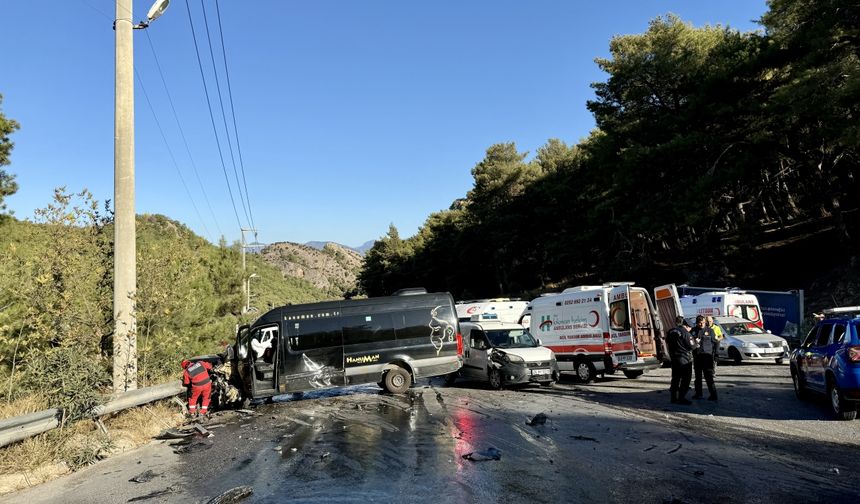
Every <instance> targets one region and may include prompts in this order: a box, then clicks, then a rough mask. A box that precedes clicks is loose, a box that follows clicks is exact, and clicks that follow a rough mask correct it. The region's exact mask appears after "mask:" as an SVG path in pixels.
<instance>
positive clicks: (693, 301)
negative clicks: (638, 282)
mask: <svg viewBox="0 0 860 504" xmlns="http://www.w3.org/2000/svg"><path fill="white" fill-rule="evenodd" d="M665 287H668V286H664V287H663V288H665ZM657 289H661V287H658V288H657ZM680 302H681V311H682V312H683V315H684V317H688V318H689V317H695V316H697V315H704V316H706V317H707V316H708V315H710V316H712V317H738V318H742V319H746V320H749V321H750V322H752V323H754V324H755V325H757V326H758V327H759V328H760V329H764V322H763V321H762V313H761V306H760V305H759V303H758V298H756V297H755V295H753V294H749V293H747V292H745V291H742V290H734V289H729V290H723V291H712V292H705V293H702V294H699V295H697V296H683V297H681V298H680Z"/></svg>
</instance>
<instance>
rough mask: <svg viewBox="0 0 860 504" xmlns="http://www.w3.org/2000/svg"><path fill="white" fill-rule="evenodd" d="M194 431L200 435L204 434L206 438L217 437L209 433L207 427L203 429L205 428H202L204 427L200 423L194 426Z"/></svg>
mask: <svg viewBox="0 0 860 504" xmlns="http://www.w3.org/2000/svg"><path fill="white" fill-rule="evenodd" d="M194 430H196V431H197V432H199V433H200V434H203V435H204V436H206V437H214V436H215V434H212V433H211V432H209V431H208V430H206V427H203V426H202V425H200V424H199V423H195V424H194Z"/></svg>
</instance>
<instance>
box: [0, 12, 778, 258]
mask: <svg viewBox="0 0 860 504" xmlns="http://www.w3.org/2000/svg"><path fill="white" fill-rule="evenodd" d="M188 1H189V2H190V7H191V10H192V15H193V21H194V27H195V30H197V33H198V43H199V44H201V45H200V51H201V57H202V58H203V65H204V71H205V73H206V75H207V78H208V79H209V80H208V86H209V93H210V96H211V97H212V99H213V100H214V101H213V107H214V108H213V112H214V113H215V117H216V124H217V126H218V127H219V128H218V129H219V135H220V137H221V142H222V150H223V153H224V159H225V165H224V167H222V164H221V161H220V157H219V154H218V149H217V146H216V143H215V139H214V133H213V130H212V125H211V122H210V118H209V112H208V108H207V106H206V100H205V95H204V90H203V84H202V81H201V77H200V69H199V67H198V63H197V57H196V56H195V48H194V42H193V39H192V37H191V30H190V27H189V19H188V13H187V10H186V0H173V1H172V2H171V5H170V7H169V9H168V10H167V12H166V13H165V14H164V16H162V17H161V18H160V19H158V20H157V21H155V22H154V23H153V24H152V26H151V27H150V28H149V29H148V30H147V31H146V32H144V31H142V30H137V31H135V34H134V44H135V67H136V69H137V71H138V73H139V76H140V81H142V82H143V86H144V88H143V89H145V91H146V95H148V96H149V99H150V101H151V103H152V108H150V106H149V105H148V104H147V101H146V97H145V95H144V91H143V89H142V88H141V86H140V83H139V82H137V81H136V82H137V83H136V86H137V87H136V89H135V99H136V107H135V114H136V126H135V127H136V131H135V140H136V184H137V185H136V210H137V213H138V214H140V213H160V214H165V215H167V216H169V217H171V218H173V219H176V220H179V221H181V222H183V223H185V224H187V225H188V226H190V227H191V228H192V229H193V230H195V231H196V232H197V233H198V234H200V235H202V236H204V237H206V238H208V239H210V240H212V241H215V242H217V240H218V237H219V236H220V235H224V236H225V237H226V238H227V240H228V241H231V242H232V241H234V240H238V239H239V228H240V226H242V227H247V226H248V225H249V224H248V219H247V218H246V215H245V212H244V210H243V207H242V202H241V201H240V196H239V192H238V190H237V187H236V178H235V175H234V171H233V164H232V162H231V156H230V151H229V149H228V147H227V145H228V144H227V141H226V138H225V134H224V129H223V122H222V121H223V120H222V119H221V116H220V105H219V104H218V102H217V94H216V90H215V81H214V80H213V79H212V78H211V77H212V65H211V61H210V59H209V58H210V57H209V46H208V44H207V43H206V40H205V38H203V37H205V32H203V28H204V27H203V17H202V11H201V4H200V1H199V0H188ZM205 1H206V6H207V16H208V21H209V27H210V30H211V31H212V37H213V44H214V45H213V48H214V51H215V58H216V62H217V63H218V68H219V72H221V73H220V74H219V76H220V78H221V79H222V80H221V86H222V92H223V93H224V96H225V100H228V98H227V94H226V81H225V80H223V79H224V73H223V66H222V56H221V47H220V44H219V39H218V32H217V18H216V13H215V2H214V0H205ZM114 5H115V2H114V1H112V0H62V1H61V0H32V1H26V2H7V3H5V5H4V6H3V8H2V13H3V14H2V16H0V33H3V35H4V39H5V40H6V41H7V44H6V48H5V50H4V57H3V65H2V68H0V93H2V94H3V104H2V107H3V112H4V113H5V114H6V116H7V117H11V118H13V119H15V120H17V121H18V122H19V123H20V124H21V129H20V130H19V131H18V132H16V133H15V134H14V135H13V136H12V140H13V141H14V142H15V149H14V151H13V152H12V165H11V166H9V167H7V170H8V171H10V172H11V173H14V174H16V175H17V182H18V184H19V185H20V190H19V191H18V193H17V194H15V195H14V196H12V197H10V198H7V200H6V202H7V204H8V206H9V208H10V209H11V210H13V211H14V212H15V216H16V217H18V218H21V219H25V218H32V216H33V210H34V209H36V208H40V207H44V206H45V205H46V204H47V203H48V202H49V201H50V198H51V195H52V192H53V189H54V188H55V187H59V186H66V187H67V188H68V189H69V190H73V191H79V190H81V189H83V188H88V189H89V190H90V191H92V192H93V193H94V194H95V196H96V198H98V199H99V200H105V199H112V198H113V96H114V89H113V86H114V81H113V79H114V33H113V31H112V30H111V24H112V22H113V18H114V15H113V12H114ZM150 5H151V3H150V1H149V0H137V1H135V3H134V11H135V12H134V19H135V20H140V19H142V18H143V17H144V16H145V14H146V11H147V10H148V9H149V7H150ZM219 7H220V13H221V21H222V28H223V37H224V41H225V47H226V52H227V62H228V69H229V77H230V85H231V88H232V94H233V106H234V109H235V113H236V120H237V124H238V137H239V141H240V142H239V147H240V148H241V153H242V161H243V163H241V164H240V163H239V159H238V148H237V147H236V144H235V135H234V134H233V131H232V122H230V123H228V124H229V127H230V136H231V139H233V140H234V143H233V146H234V147H233V150H234V153H233V158H235V159H236V166H237V171H239V172H240V184H241V185H242V186H243V187H242V190H243V191H244V185H245V183H247V189H248V193H249V201H250V212H251V214H252V215H253V220H254V223H255V225H256V227H257V228H258V229H259V239H260V241H262V242H267V243H268V242H275V241H295V242H305V241H309V240H332V241H337V242H340V243H343V244H346V245H352V246H356V245H360V244H361V243H363V242H365V241H367V240H372V239H376V238H378V237H380V236H382V235H383V234H384V233H385V232H386V231H387V229H388V225H389V223H394V224H395V225H396V226H397V228H398V229H399V230H400V233H401V236H404V237H405V236H410V235H412V234H414V233H415V232H416V231H417V229H418V227H419V226H420V225H421V224H422V223H423V222H424V220H425V219H426V217H427V216H428V215H429V214H430V213H432V212H435V211H438V210H442V209H445V208H447V207H448V206H449V205H450V203H451V202H452V201H453V200H454V199H456V198H459V197H462V196H464V195H465V193H466V192H467V191H468V190H469V189H470V188H471V186H472V178H471V174H470V170H471V169H472V167H473V166H474V165H475V164H476V163H478V162H479V161H480V160H481V159H482V158H483V156H484V153H485V151H486V149H487V147H489V146H490V145H492V144H494V143H500V142H515V143H516V144H517V147H518V148H519V150H520V151H530V152H532V153H533V152H534V151H535V150H536V149H537V148H538V147H540V146H541V145H543V144H545V143H546V141H547V140H548V139H550V138H560V139H562V140H564V141H565V142H567V143H568V144H575V143H577V142H578V141H579V139H581V138H583V137H585V136H586V135H587V134H588V132H589V131H590V130H591V128H592V127H593V126H594V121H593V118H592V117H591V115H590V114H589V113H588V111H587V110H586V108H585V102H586V100H588V99H590V98H592V96H593V93H592V91H591V88H590V87H589V84H590V83H591V82H595V81H601V80H604V79H605V77H606V76H605V74H602V73H601V72H600V71H599V70H598V68H597V66H596V65H595V64H594V58H596V57H602V56H607V54H608V45H609V40H610V38H611V37H612V36H614V35H620V34H630V33H641V32H643V31H645V30H646V28H647V25H648V21H649V20H650V19H652V18H654V17H656V16H658V15H665V14H667V13H670V12H671V13H675V14H677V15H679V16H680V17H681V18H682V19H684V20H685V21H688V22H691V23H693V24H694V25H696V26H701V25H704V24H721V25H728V26H730V27H733V28H737V29H740V30H755V29H758V25H757V24H756V23H755V20H756V19H758V18H759V17H760V16H761V15H762V14H763V13H764V12H765V11H766V8H767V6H766V3H765V1H764V0H721V1H716V0H714V1H694V0H685V1H682V0H671V1H670V0H667V1H657V0H623V1H622V0H604V1H601V2H586V1H574V0H530V1H524V0H523V1H510V0H472V1H463V0H433V1H430V0H425V1H404V0H400V1H395V0H366V1H358V0H353V1H347V0H337V1H336V0H329V1H326V0H304V1H297V0H291V1H287V0H257V1H253V2H249V1H239V0H220V1H219ZM150 41H151V44H150ZM153 47H154V50H155V54H156V55H157V62H158V64H159V65H160V67H161V70H162V72H163V76H164V79H165V81H166V83H167V85H168V88H169V93H170V96H171V98H172V100H173V104H174V106H175V110H176V117H178V121H179V124H180V125H181V131H182V132H184V136H185V140H186V141H187V144H188V151H190V153H191V155H190V156H189V154H188V151H187V150H186V148H185V142H183V139H182V135H181V134H180V128H179V127H178V126H177V120H176V119H175V118H174V114H173V112H172V110H171V106H170V101H169V100H168V98H167V96H168V95H167V93H166V92H165V89H164V86H163V84H162V80H161V75H162V74H160V73H159V71H158V66H157V64H156V59H155V58H154V57H153ZM224 105H225V107H226V109H227V111H228V113H229V109H230V103H229V101H225V103H224ZM153 110H154V112H155V117H156V118H157V121H158V123H159V124H160V125H161V128H162V131H163V132H164V135H165V136H166V137H167V145H169V149H170V151H172V153H173V157H174V159H175V160H176V164H175V165H174V162H173V161H172V159H171V156H170V154H169V151H168V147H166V146H165V142H164V140H163V139H162V135H161V132H160V131H159V128H158V126H157V124H156V120H155V119H153ZM192 160H193V165H194V166H196V170H197V175H195V172H194V168H193V166H192ZM242 165H244V171H245V181H244V182H243V181H242V180H241V166H242ZM225 169H226V171H227V175H228V178H229V180H230V184H231V187H232V191H233V196H234V199H235V202H236V206H237V212H236V213H238V214H239V219H238V220H237V218H236V215H235V213H234V210H233V206H232V205H231V202H230V197H229V195H228V189H227V182H226V181H225V175H224V170H225ZM178 173H181V174H182V177H183V178H184V180H185V182H186V185H187V187H188V192H186V190H185V189H184V188H183V185H182V183H181V180H180V177H179V175H178ZM189 192H190V194H191V197H190V198H189V196H188V193H189ZM204 192H205V193H206V195H207V197H208V202H209V203H208V204H207V201H206V199H204V195H203V193H204ZM192 201H193V202H194V204H195V205H196V207H197V211H195V209H194V206H193V205H192V203H191V202H192ZM210 206H211V211H210V209H209V207H210Z"/></svg>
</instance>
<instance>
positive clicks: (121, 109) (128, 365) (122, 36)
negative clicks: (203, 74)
mask: <svg viewBox="0 0 860 504" xmlns="http://www.w3.org/2000/svg"><path fill="white" fill-rule="evenodd" d="M132 12H133V11H132V0H116V21H115V22H114V31H115V32H116V60H115V61H116V75H115V77H116V79H115V97H114V106H115V109H114V110H115V112H114V114H115V117H114V138H113V142H114V208H115V213H114V280H113V318H114V333H113V390H114V393H117V394H121V393H123V392H126V391H129V390H134V389H136V388H137V334H136V330H137V327H136V320H135V312H134V298H135V295H136V291H137V266H136V261H137V256H136V250H135V249H136V239H135V232H136V230H135V222H134V48H133V46H132V30H133V24H132V20H131V16H132Z"/></svg>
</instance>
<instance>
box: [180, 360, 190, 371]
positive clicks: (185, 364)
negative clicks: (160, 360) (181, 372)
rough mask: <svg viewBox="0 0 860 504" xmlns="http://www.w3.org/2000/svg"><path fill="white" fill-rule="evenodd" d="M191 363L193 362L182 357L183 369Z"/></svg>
mask: <svg viewBox="0 0 860 504" xmlns="http://www.w3.org/2000/svg"><path fill="white" fill-rule="evenodd" d="M189 364H191V362H189V361H188V359H182V369H185V368H187V367H188V365H189Z"/></svg>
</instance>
